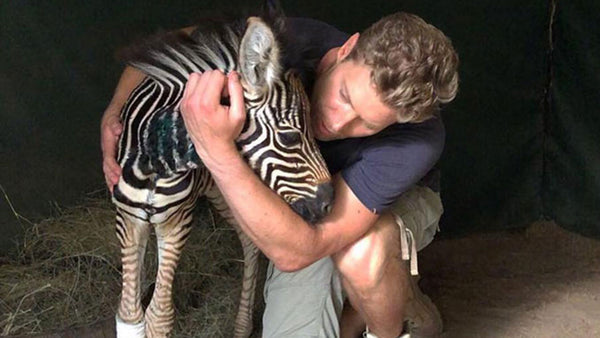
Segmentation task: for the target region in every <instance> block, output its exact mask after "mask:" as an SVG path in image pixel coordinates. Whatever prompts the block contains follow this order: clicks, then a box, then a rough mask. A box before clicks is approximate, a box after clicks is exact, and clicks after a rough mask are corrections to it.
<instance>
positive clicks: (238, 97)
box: [227, 71, 246, 121]
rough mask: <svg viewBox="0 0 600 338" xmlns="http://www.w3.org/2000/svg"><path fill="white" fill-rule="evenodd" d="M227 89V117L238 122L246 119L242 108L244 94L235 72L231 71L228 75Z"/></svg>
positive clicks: (243, 107)
mask: <svg viewBox="0 0 600 338" xmlns="http://www.w3.org/2000/svg"><path fill="white" fill-rule="evenodd" d="M227 87H228V90H229V103H230V105H231V106H230V108H229V115H230V117H231V118H232V119H235V120H237V121H239V120H240V119H242V120H244V119H245V118H246V109H245V106H244V92H243V89H242V84H241V83H240V76H239V74H238V73H237V72H235V71H233V72H231V73H229V78H228V81H227Z"/></svg>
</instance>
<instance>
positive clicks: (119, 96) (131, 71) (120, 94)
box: [104, 66, 145, 117]
mask: <svg viewBox="0 0 600 338" xmlns="http://www.w3.org/2000/svg"><path fill="white" fill-rule="evenodd" d="M144 77H145V75H144V73H142V72H141V71H140V70H137V69H135V68H133V67H130V66H127V67H125V69H124V70H123V73H122V74H121V78H120V79H119V83H118V84H117V87H116V88H115V92H114V94H113V97H112V99H111V101H110V104H109V105H108V108H106V111H105V112H104V116H105V117H106V116H107V115H113V114H117V115H118V114H119V113H120V112H121V108H122V107H123V105H124V104H125V101H127V98H128V97H129V95H130V94H131V92H132V91H133V89H134V88H135V87H137V85H139V84H140V83H141V82H142V80H143V79H144Z"/></svg>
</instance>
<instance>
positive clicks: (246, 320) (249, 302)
mask: <svg viewBox="0 0 600 338" xmlns="http://www.w3.org/2000/svg"><path fill="white" fill-rule="evenodd" d="M206 197H207V198H208V200H209V201H210V202H211V203H212V205H213V206H214V207H215V209H217V211H218V212H219V214H220V215H221V216H222V217H223V218H225V220H226V221H227V222H228V223H229V224H230V225H231V226H232V227H233V228H234V229H235V231H236V232H237V235H238V237H239V239H240V242H241V244H242V249H243V252H244V276H243V280H242V292H241V295H240V303H239V307H238V313H237V315H236V317H235V323H234V331H233V337H234V338H247V337H250V334H251V333H252V315H253V313H252V312H253V310H254V299H255V295H256V280H257V277H258V276H257V274H258V255H259V254H260V251H259V250H258V248H257V247H256V245H254V243H252V241H251V240H250V238H249V237H248V236H246V234H245V233H244V232H243V231H242V230H241V228H240V226H239V225H238V223H237V221H236V220H235V218H234V217H233V215H232V214H231V210H230V209H229V207H228V206H227V203H226V202H225V199H224V198H223V196H222V195H221V192H220V191H219V190H218V188H217V187H216V186H215V187H213V188H212V189H211V190H210V191H208V192H207V193H206Z"/></svg>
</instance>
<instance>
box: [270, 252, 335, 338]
mask: <svg viewBox="0 0 600 338" xmlns="http://www.w3.org/2000/svg"><path fill="white" fill-rule="evenodd" d="M264 293H265V302H266V307H265V313H264V315H263V337H269V338H271V337H339V318H340V316H341V312H342V306H343V295H342V286H341V282H340V279H339V274H338V272H337V270H336V269H335V267H334V265H333V262H332V260H331V259H330V258H329V257H326V258H323V259H321V260H319V261H317V262H315V263H313V264H311V265H310V266H308V267H306V268H304V269H302V270H299V271H296V272H282V271H279V270H278V269H277V268H275V267H274V266H273V264H272V263H269V268H268V271H267V280H266V281H265V290H264Z"/></svg>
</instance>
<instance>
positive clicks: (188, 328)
mask: <svg viewBox="0 0 600 338" xmlns="http://www.w3.org/2000/svg"><path fill="white" fill-rule="evenodd" d="M197 210H198V211H197V212H196V220H197V221H196V225H195V228H194V230H193V231H192V235H191V237H190V239H189V240H188V242H187V244H186V248H185V250H184V253H183V255H182V258H181V262H180V265H179V268H178V270H177V275H176V277H175V284H176V285H175V287H174V288H175V292H174V300H175V306H176V309H177V317H176V318H177V319H176V324H175V332H174V334H175V336H176V337H225V336H229V335H230V334H231V332H232V325H233V320H234V315H235V312H236V310H237V302H238V298H239V290H240V288H241V285H240V281H241V273H242V272H241V271H242V267H243V263H242V261H241V257H242V254H241V249H240V245H239V241H238V240H237V236H236V234H235V231H233V230H232V229H231V228H230V227H229V226H228V225H227V224H226V223H225V222H223V221H222V220H221V219H220V218H218V217H215V216H213V214H212V212H211V211H210V208H209V207H208V205H207V204H206V203H203V202H201V203H200V205H199V207H198V208H197ZM57 214H58V215H57V216H56V217H53V218H50V219H46V220H44V221H42V222H40V223H38V224H35V225H33V226H32V227H31V228H30V229H28V230H27V232H26V234H25V236H24V239H23V242H22V243H21V244H20V245H19V247H18V249H17V250H16V252H15V254H14V255H12V256H11V257H8V258H2V259H1V260H0V295H1V300H0V335H24V334H35V333H41V332H54V331H57V330H62V329H64V328H67V327H77V326H87V325H89V324H91V323H94V322H97V321H100V320H103V319H106V318H111V317H114V313H115V309H116V306H117V303H118V299H119V292H120V288H121V284H120V283H121V274H120V265H121V263H120V254H119V244H118V241H117V238H116V235H115V234H114V208H113V206H112V204H111V203H110V201H109V200H108V199H107V198H105V197H103V196H101V194H100V196H99V194H95V196H91V197H89V198H87V199H86V200H85V201H84V202H83V203H82V204H81V205H80V206H77V207H73V208H69V209H66V210H58V212H57ZM155 272H156V244H155V238H154V237H151V238H150V243H149V245H148V252H147V256H146V273H145V276H144V278H143V279H144V282H143V288H144V289H143V290H146V289H147V288H148V287H149V286H150V285H151V283H152V282H153V279H154V275H155ZM259 293H260V291H259Z"/></svg>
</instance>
